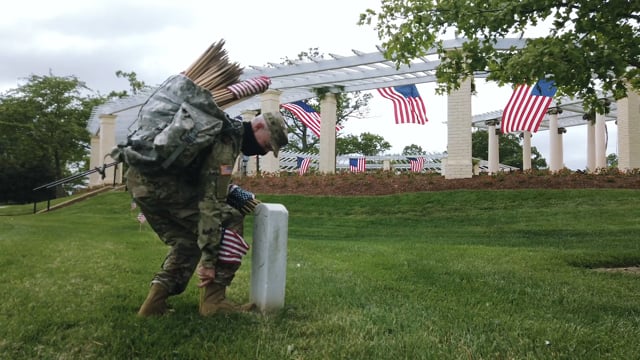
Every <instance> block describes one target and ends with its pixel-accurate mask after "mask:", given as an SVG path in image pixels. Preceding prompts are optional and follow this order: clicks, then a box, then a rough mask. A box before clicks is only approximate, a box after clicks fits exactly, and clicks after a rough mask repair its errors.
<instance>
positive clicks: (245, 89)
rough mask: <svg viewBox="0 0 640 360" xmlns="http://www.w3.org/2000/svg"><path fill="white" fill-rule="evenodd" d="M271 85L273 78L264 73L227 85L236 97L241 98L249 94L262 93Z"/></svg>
mask: <svg viewBox="0 0 640 360" xmlns="http://www.w3.org/2000/svg"><path fill="white" fill-rule="evenodd" d="M269 85H271V79H270V78H269V77H268V76H264V75H263V76H258V77H255V78H251V79H247V80H245V81H242V82H239V83H236V84H233V85H230V86H229V87H227V90H229V91H230V92H231V93H232V94H233V96H235V97H236V99H240V98H243V97H247V96H249V95H253V94H259V93H262V92H264V91H265V90H267V89H268V88H269Z"/></svg>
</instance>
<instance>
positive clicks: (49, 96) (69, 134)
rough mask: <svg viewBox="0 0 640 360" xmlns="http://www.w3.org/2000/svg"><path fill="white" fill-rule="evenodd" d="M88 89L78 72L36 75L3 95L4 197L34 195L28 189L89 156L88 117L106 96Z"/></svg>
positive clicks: (0, 165)
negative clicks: (75, 74)
mask: <svg viewBox="0 0 640 360" xmlns="http://www.w3.org/2000/svg"><path fill="white" fill-rule="evenodd" d="M87 91H88V89H87V88H86V86H85V85H84V83H83V82H81V81H80V80H79V79H77V78H75V77H73V76H69V77H59V76H54V75H48V76H38V75H32V76H30V77H29V78H28V79H27V82H26V83H25V84H23V85H21V86H19V87H18V88H16V89H13V90H10V91H9V92H7V93H6V94H2V95H1V96H0V173H4V174H5V176H4V177H3V178H2V180H3V183H2V184H0V188H1V189H2V190H3V192H4V194H3V195H2V196H0V198H2V197H5V198H8V199H11V200H15V201H25V200H26V201H29V200H30V199H31V196H32V195H31V193H30V190H29V189H33V188H34V187H36V186H38V185H42V184H44V183H47V182H49V181H52V180H54V179H60V178H62V177H64V176H66V175H68V166H69V165H70V164H73V163H77V162H81V161H83V160H84V159H85V156H86V152H87V149H88V146H89V145H88V144H89V132H88V131H87V120H88V119H89V115H90V113H91V110H92V108H93V107H94V106H95V105H98V104H100V103H102V102H103V101H104V99H102V98H99V97H95V96H91V95H86V94H85V93H86V92H87ZM16 187H17V188H19V190H20V191H17V190H18V189H17V188H16Z"/></svg>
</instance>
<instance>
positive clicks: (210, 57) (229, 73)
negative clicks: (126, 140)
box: [183, 40, 271, 109]
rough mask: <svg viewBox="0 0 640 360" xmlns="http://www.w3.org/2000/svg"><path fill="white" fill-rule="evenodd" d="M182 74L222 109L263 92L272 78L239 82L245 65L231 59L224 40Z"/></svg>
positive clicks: (211, 47) (213, 46) (214, 45)
mask: <svg viewBox="0 0 640 360" xmlns="http://www.w3.org/2000/svg"><path fill="white" fill-rule="evenodd" d="M183 74H184V75H185V76H186V77H188V78H189V79H191V81H193V82H194V83H196V84H197V85H198V86H200V87H202V88H205V89H207V90H209V92H211V95H212V96H213V99H214V100H215V102H216V104H217V105H218V106H220V107H221V108H223V109H224V108H226V107H229V106H231V105H233V104H235V103H237V102H238V101H239V100H241V99H242V98H245V97H248V96H252V95H255V94H259V93H262V92H264V91H265V90H267V89H268V88H269V85H271V79H269V78H268V77H266V76H260V77H255V78H251V79H248V80H245V81H239V79H240V75H242V67H240V65H239V64H238V63H236V62H231V61H230V60H229V57H228V55H227V51H226V50H224V40H220V41H219V42H217V43H213V44H211V45H210V46H209V48H208V49H207V50H206V51H205V52H204V53H202V55H200V57H199V58H198V59H196V61H194V62H193V64H191V66H189V67H188V68H187V70H185V71H184V73H183Z"/></svg>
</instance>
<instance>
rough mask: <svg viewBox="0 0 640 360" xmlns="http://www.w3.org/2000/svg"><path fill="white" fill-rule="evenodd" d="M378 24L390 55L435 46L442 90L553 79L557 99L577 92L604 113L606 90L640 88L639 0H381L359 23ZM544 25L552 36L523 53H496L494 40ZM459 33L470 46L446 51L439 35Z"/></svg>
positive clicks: (620, 92)
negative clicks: (476, 78) (484, 79)
mask: <svg viewBox="0 0 640 360" xmlns="http://www.w3.org/2000/svg"><path fill="white" fill-rule="evenodd" d="M372 22H376V23H375V25H374V26H375V29H376V30H377V32H378V36H379V37H380V39H381V40H383V47H384V48H385V56H386V57H387V58H389V59H392V60H394V61H396V63H397V64H402V63H409V62H410V61H411V60H412V59H414V58H417V57H420V56H423V55H425V54H426V51H427V50H428V49H429V48H431V47H435V48H436V49H437V52H438V54H439V55H440V60H441V64H440V65H439V66H438V68H437V70H436V77H437V80H438V84H439V86H438V92H439V93H444V92H450V91H451V90H453V89H457V88H458V87H459V85H460V81H461V79H464V78H467V77H469V76H471V75H472V74H473V73H474V72H477V71H480V72H485V71H486V72H489V76H488V79H489V80H495V81H497V82H498V84H500V85H504V84H522V83H527V84H533V83H535V82H536V81H537V80H539V79H541V78H545V77H549V78H550V79H552V80H555V82H556V85H557V86H558V91H559V94H564V95H568V96H574V95H577V96H579V97H581V98H583V99H584V101H585V103H584V104H585V108H586V109H591V110H596V111H598V112H599V113H603V112H605V107H606V105H605V104H603V102H601V101H599V100H598V98H599V97H601V95H599V94H598V90H602V91H603V92H605V93H606V94H608V95H613V96H614V97H615V98H616V99H620V98H623V97H624V96H625V95H626V87H625V85H626V83H627V82H628V83H629V84H630V85H631V87H633V88H634V89H635V90H636V91H637V90H640V74H639V70H638V67H639V65H640V2H638V1H637V0H611V1H605V0H583V1H554V0H520V1H512V0H495V1H467V0H449V1H434V2H432V1H402V0H382V7H381V11H379V12H376V11H374V10H371V9H367V10H366V11H365V13H363V14H361V15H360V21H359V24H360V25H364V24H371V23H372ZM543 22H548V23H550V29H549V34H548V35H547V36H544V37H540V38H535V39H529V40H527V42H526V46H525V47H524V48H523V49H511V50H507V51H499V50H497V49H496V48H495V47H494V44H495V41H496V40H497V39H501V38H505V37H509V36H514V35H520V36H522V35H523V34H524V32H525V31H526V30H527V29H530V28H531V27H533V26H536V25H539V24H541V23H543ZM451 28H455V31H456V32H457V33H458V34H461V35H462V36H464V37H465V38H467V39H468V41H467V42H466V43H465V44H464V45H462V47H461V48H458V49H455V50H446V49H444V47H443V46H442V45H443V42H442V40H441V39H439V36H440V35H441V34H444V33H445V32H447V31H449V30H451Z"/></svg>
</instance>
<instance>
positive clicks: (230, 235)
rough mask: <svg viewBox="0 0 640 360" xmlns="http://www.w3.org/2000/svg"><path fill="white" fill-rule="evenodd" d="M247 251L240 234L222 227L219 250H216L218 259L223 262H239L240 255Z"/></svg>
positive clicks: (247, 247)
mask: <svg viewBox="0 0 640 360" xmlns="http://www.w3.org/2000/svg"><path fill="white" fill-rule="evenodd" d="M247 251H249V244H247V243H246V242H245V241H244V239H243V238H242V236H240V234H238V233H237V232H235V231H233V230H229V229H224V231H223V232H222V241H221V243H220V250H219V251H218V261H220V262H225V263H238V264H239V263H241V262H242V257H243V256H245V255H246V254H247Z"/></svg>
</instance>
